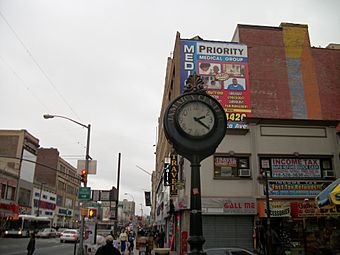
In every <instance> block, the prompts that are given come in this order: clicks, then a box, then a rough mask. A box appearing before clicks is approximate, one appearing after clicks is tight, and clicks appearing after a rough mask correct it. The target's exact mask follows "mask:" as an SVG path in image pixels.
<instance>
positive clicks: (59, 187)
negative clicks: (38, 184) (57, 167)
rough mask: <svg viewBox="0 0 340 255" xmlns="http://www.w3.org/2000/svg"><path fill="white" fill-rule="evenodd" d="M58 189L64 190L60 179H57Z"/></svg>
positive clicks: (63, 184)
mask: <svg viewBox="0 0 340 255" xmlns="http://www.w3.org/2000/svg"><path fill="white" fill-rule="evenodd" d="M58 189H59V190H65V183H63V182H62V181H58Z"/></svg>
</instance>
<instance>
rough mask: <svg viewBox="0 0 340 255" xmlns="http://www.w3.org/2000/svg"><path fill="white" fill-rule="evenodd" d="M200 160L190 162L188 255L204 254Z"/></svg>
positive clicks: (193, 158) (195, 159)
mask: <svg viewBox="0 0 340 255" xmlns="http://www.w3.org/2000/svg"><path fill="white" fill-rule="evenodd" d="M200 167H201V164H200V159H199V157H198V156H195V155H194V156H193V157H192V160H191V191H190V236H189V239H188V243H189V245H190V252H188V254H192V255H196V254H205V253H204V252H203V244H204V242H205V239H204V237H203V229H202V205H201V175H200Z"/></svg>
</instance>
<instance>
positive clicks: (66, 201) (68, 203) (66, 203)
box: [65, 198, 72, 208]
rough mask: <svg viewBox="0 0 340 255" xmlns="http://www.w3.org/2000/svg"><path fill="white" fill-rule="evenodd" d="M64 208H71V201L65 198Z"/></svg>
mask: <svg viewBox="0 0 340 255" xmlns="http://www.w3.org/2000/svg"><path fill="white" fill-rule="evenodd" d="M65 207H66V208H72V199H69V198H66V200H65Z"/></svg>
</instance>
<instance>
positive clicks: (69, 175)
mask: <svg viewBox="0 0 340 255" xmlns="http://www.w3.org/2000/svg"><path fill="white" fill-rule="evenodd" d="M0 158H10V159H18V160H23V161H27V162H30V163H33V164H36V165H39V166H43V167H46V168H48V169H51V170H54V171H56V172H60V170H59V169H56V168H54V167H50V166H48V165H45V164H42V163H38V162H36V161H33V160H29V159H25V158H21V157H10V156H3V155H0ZM2 162H5V161H2ZM61 173H62V174H64V175H66V176H68V177H70V178H73V179H76V180H77V181H80V180H81V178H80V177H79V176H74V175H72V174H68V173H64V172H61Z"/></svg>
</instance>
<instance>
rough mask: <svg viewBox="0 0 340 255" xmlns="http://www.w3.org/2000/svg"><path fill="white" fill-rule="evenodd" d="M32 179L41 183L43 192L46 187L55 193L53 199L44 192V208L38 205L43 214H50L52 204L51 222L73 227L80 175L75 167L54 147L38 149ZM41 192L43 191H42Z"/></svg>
mask: <svg viewBox="0 0 340 255" xmlns="http://www.w3.org/2000/svg"><path fill="white" fill-rule="evenodd" d="M37 162H38V163H39V164H38V165H37V166H36V171H35V176H34V180H35V182H36V183H43V186H44V187H46V188H45V190H46V191H45V192H47V188H49V189H51V190H52V192H54V194H55V200H54V201H53V198H52V201H49V200H51V196H48V195H47V194H46V198H45V200H42V201H45V202H46V203H45V204H44V205H45V208H43V207H42V205H41V206H40V209H41V210H42V213H43V215H45V216H46V213H47V215H50V210H49V209H51V206H50V205H52V206H53V204H54V206H53V207H54V210H53V211H54V213H53V224H54V225H56V226H62V227H74V226H76V225H77V222H78V220H79V215H80V213H79V204H78V199H77V194H78V188H79V187H80V177H79V175H78V174H77V169H76V168H75V167H73V166H72V165H71V164H69V163H68V162H66V161H65V160H64V159H62V158H61V157H60V156H59V151H58V150H57V149H54V148H49V149H47V148H40V149H38V156H37ZM42 194H43V193H42Z"/></svg>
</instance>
